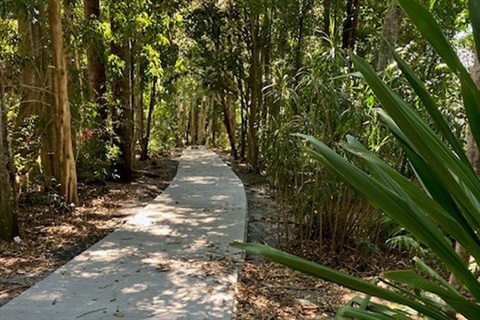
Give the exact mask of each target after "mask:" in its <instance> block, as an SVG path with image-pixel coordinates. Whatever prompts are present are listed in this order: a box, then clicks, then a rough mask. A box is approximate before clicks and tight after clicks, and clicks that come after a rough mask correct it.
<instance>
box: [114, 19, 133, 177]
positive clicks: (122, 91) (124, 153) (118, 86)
mask: <svg viewBox="0 0 480 320" xmlns="http://www.w3.org/2000/svg"><path fill="white" fill-rule="evenodd" d="M111 29H112V34H116V33H118V29H119V26H118V23H117V22H116V21H115V20H114V19H113V18H112V19H111ZM118 41H119V40H115V39H114V40H112V42H111V51H112V54H114V55H116V56H117V57H118V58H119V60H120V61H123V62H124V64H125V65H124V67H123V68H122V70H121V73H120V74H115V75H114V76H113V80H112V94H113V100H114V101H115V104H114V105H113V106H112V126H113V132H114V133H115V135H116V137H115V138H114V144H115V145H116V146H117V147H118V149H119V151H120V159H119V160H117V162H115V163H114V169H115V171H116V173H117V174H118V175H119V176H120V179H121V180H123V181H130V180H131V179H132V169H133V167H132V162H133V152H132V151H133V150H132V142H133V110H132V107H131V106H130V103H129V102H130V88H129V74H130V73H129V70H128V69H129V68H128V66H129V54H128V53H129V52H128V42H127V41H122V43H118Z"/></svg>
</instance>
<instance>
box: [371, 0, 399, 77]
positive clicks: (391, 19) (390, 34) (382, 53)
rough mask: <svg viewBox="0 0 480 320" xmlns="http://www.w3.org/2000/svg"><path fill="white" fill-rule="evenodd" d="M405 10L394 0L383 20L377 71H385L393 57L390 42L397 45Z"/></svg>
mask: <svg viewBox="0 0 480 320" xmlns="http://www.w3.org/2000/svg"><path fill="white" fill-rule="evenodd" d="M402 19H403V12H402V9H401V8H400V6H399V5H398V3H397V0H393V1H392V3H391V4H390V6H389V7H388V10H387V13H386V15H385V20H384V22H383V29H382V39H381V40H380V48H379V50H378V60H377V71H383V70H385V68H386V67H387V65H388V63H389V62H390V60H391V59H392V55H391V53H390V49H389V48H388V43H389V44H390V45H392V46H393V47H395V45H396V43H397V39H398V35H399V34H400V27H401V24H402Z"/></svg>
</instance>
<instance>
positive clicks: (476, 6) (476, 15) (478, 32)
mask: <svg viewBox="0 0 480 320" xmlns="http://www.w3.org/2000/svg"><path fill="white" fill-rule="evenodd" d="M468 10H469V11H470V20H471V22H472V29H473V37H474V39H475V47H476V52H477V59H479V60H480V1H478V0H469V1H468Z"/></svg>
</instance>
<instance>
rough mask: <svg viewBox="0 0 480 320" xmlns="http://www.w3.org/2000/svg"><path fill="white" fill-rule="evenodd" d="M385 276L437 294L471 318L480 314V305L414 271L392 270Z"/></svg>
mask: <svg viewBox="0 0 480 320" xmlns="http://www.w3.org/2000/svg"><path fill="white" fill-rule="evenodd" d="M385 278H386V279H389V280H392V281H397V282H401V283H403V284H406V285H408V286H410V287H412V288H415V289H417V290H424V291H428V292H431V293H434V294H436V295H437V296H439V297H440V298H441V299H442V300H444V301H445V302H446V303H447V304H448V305H450V306H451V307H452V308H453V309H454V310H456V311H457V312H459V313H461V314H463V315H464V316H465V317H467V318H469V319H474V318H475V317H476V316H478V315H479V314H480V306H478V305H476V304H475V303H473V302H471V301H468V300H467V299H465V298H464V297H462V296H461V295H459V294H458V293H457V292H455V291H451V290H449V289H447V288H443V287H441V286H439V285H437V284H435V283H433V282H431V281H430V280H428V279H426V278H424V277H422V276H420V275H418V274H416V273H415V272H412V271H390V272H386V273H385Z"/></svg>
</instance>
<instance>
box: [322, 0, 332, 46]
mask: <svg viewBox="0 0 480 320" xmlns="http://www.w3.org/2000/svg"><path fill="white" fill-rule="evenodd" d="M331 8H332V0H323V33H324V35H323V37H324V38H323V39H324V42H325V43H327V44H329V41H330V38H331V36H332V35H331V34H330V19H331V18H330V17H331Z"/></svg>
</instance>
